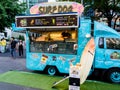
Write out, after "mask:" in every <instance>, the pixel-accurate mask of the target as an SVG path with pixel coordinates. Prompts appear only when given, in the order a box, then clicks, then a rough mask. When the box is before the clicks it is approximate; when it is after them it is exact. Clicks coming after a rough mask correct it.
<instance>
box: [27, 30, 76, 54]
mask: <svg viewBox="0 0 120 90" xmlns="http://www.w3.org/2000/svg"><path fill="white" fill-rule="evenodd" d="M29 38H30V52H37V53H55V54H76V52H77V51H76V48H77V30H76V29H74V30H73V29H70V30H68V29H65V30H49V29H48V30H31V31H30V33H29Z"/></svg>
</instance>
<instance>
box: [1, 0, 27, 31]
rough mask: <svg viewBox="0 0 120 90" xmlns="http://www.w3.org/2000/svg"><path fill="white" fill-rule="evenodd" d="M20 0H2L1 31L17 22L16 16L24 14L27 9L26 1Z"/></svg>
mask: <svg viewBox="0 0 120 90" xmlns="http://www.w3.org/2000/svg"><path fill="white" fill-rule="evenodd" d="M18 1H19V0H0V32H3V31H4V28H5V27H11V23H14V22H15V16H16V15H19V14H22V13H23V12H25V10H26V4H25V3H19V2H18Z"/></svg>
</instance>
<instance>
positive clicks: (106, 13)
mask: <svg viewBox="0 0 120 90" xmlns="http://www.w3.org/2000/svg"><path fill="white" fill-rule="evenodd" d="M93 1H94V2H93ZM86 3H87V5H86V6H87V7H86V8H85V12H86V11H87V10H88V9H89V8H92V9H93V11H95V10H96V11H97V12H98V13H101V14H99V16H97V17H94V18H100V17H105V18H107V19H108V25H109V26H111V20H112V19H113V18H114V17H115V16H117V15H118V14H120V0H89V1H87V2H86Z"/></svg>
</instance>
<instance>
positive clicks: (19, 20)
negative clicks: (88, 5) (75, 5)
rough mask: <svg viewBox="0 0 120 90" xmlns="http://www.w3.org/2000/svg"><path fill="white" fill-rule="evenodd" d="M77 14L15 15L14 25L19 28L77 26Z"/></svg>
mask: <svg viewBox="0 0 120 90" xmlns="http://www.w3.org/2000/svg"><path fill="white" fill-rule="evenodd" d="M78 22H79V21H78V15H76V14H56V15H49V16H48V15H41V16H17V17H16V26H17V27H21V28H64V27H67V28H68V27H78Z"/></svg>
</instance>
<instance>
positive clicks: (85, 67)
mask: <svg viewBox="0 0 120 90" xmlns="http://www.w3.org/2000/svg"><path fill="white" fill-rule="evenodd" d="M94 52H95V43H94V38H91V39H90V40H89V41H88V43H87V44H86V46H85V48H84V50H83V53H82V56H81V58H80V62H79V63H77V64H76V65H73V64H72V62H70V71H69V73H70V75H69V76H67V77H66V78H64V79H62V80H59V81H57V82H55V83H54V84H53V86H52V87H54V86H56V85H58V84H60V83H62V82H63V81H65V80H67V79H68V78H70V77H74V78H80V84H83V83H84V82H85V80H86V79H87V76H88V75H89V72H90V69H91V66H92V63H93V59H94Z"/></svg>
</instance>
